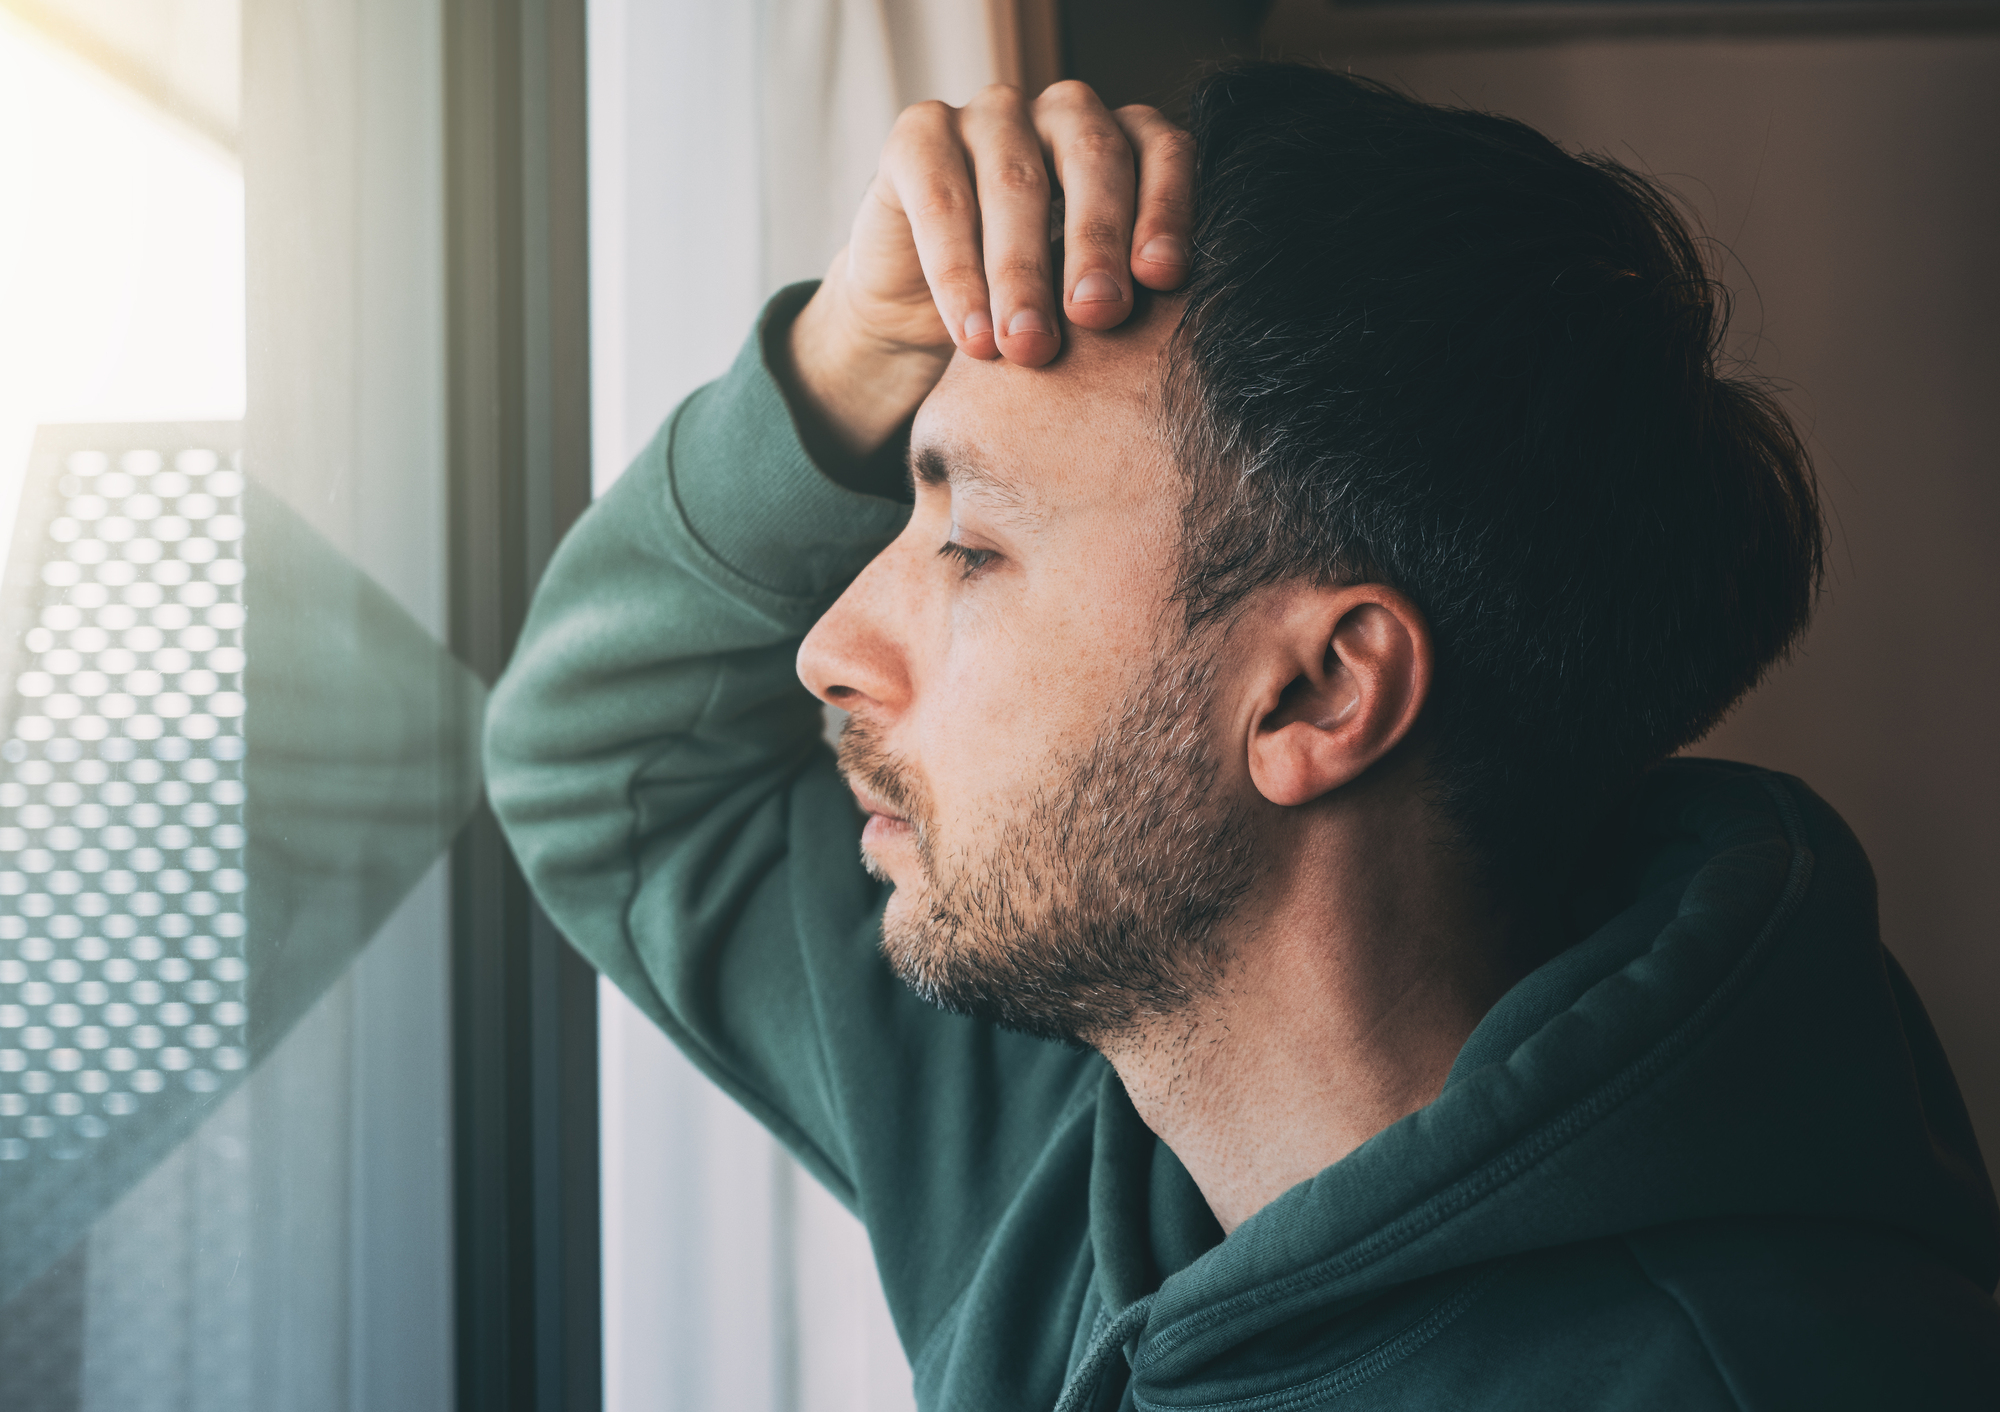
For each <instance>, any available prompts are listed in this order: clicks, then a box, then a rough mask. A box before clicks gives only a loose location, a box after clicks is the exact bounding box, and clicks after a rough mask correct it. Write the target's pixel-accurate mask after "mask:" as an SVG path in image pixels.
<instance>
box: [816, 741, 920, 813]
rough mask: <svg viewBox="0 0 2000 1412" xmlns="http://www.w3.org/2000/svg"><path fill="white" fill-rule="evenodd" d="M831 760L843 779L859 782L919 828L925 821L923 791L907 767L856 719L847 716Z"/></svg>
mask: <svg viewBox="0 0 2000 1412" xmlns="http://www.w3.org/2000/svg"><path fill="white" fill-rule="evenodd" d="M834 759H835V761H836V763H837V764H838V765H839V768H840V773H841V775H842V777H843V778H845V779H847V780H849V781H859V782H860V783H861V784H862V785H864V786H865V787H866V788H867V790H868V792H869V793H871V794H873V795H874V796H875V797H876V798H878V799H880V800H881V801H882V802H883V803H885V804H887V805H889V806H890V807H891V808H893V809H895V811H896V812H897V813H899V814H901V815H902V816H903V817H904V818H906V819H908V820H909V821H910V822H911V823H912V824H914V825H916V826H917V827H918V828H920V829H921V828H922V826H923V823H924V821H925V812H926V811H925V807H924V800H923V798H922V792H921V791H920V790H919V789H918V788H917V787H916V785H915V784H914V782H913V779H912V776H911V773H910V770H909V767H908V766H907V765H905V764H903V762H902V761H900V760H898V759H897V758H896V757H895V756H894V755H892V754H890V753H889V750H888V748H887V747H886V746H884V745H883V744H882V741H881V738H880V737H879V736H878V735H876V733H875V732H874V731H873V730H872V729H870V727H869V725H868V723H867V722H866V721H864V720H862V718H861V717H859V716H849V717H848V718H847V721H846V724H844V725H843V726H842V727H841V729H840V744H839V746H838V747H837V749H836V751H835V754H834Z"/></svg>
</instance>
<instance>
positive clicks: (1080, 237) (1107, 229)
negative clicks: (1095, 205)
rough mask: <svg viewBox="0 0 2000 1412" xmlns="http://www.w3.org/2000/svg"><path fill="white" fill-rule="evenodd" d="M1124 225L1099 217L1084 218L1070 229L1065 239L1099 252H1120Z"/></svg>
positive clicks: (1123, 239)
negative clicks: (1092, 247) (1094, 248)
mask: <svg viewBox="0 0 2000 1412" xmlns="http://www.w3.org/2000/svg"><path fill="white" fill-rule="evenodd" d="M1125 231H1126V227H1125V225H1124V224H1123V223H1122V222H1120V221H1109V220H1105V219H1104V218H1103V217H1101V216H1085V217H1082V218H1081V219H1079V220H1078V221H1077V222H1076V224H1075V225H1074V226H1073V227H1072V228H1071V229H1070V231H1069V233H1068V236H1067V238H1068V239H1070V240H1074V241H1078V242H1081V243H1082V244H1085V245H1092V246H1096V247H1097V248H1098V249H1100V250H1122V249H1123V248H1124V246H1125Z"/></svg>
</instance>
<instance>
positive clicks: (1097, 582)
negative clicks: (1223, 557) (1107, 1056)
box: [799, 305, 1250, 1038]
mask: <svg viewBox="0 0 2000 1412" xmlns="http://www.w3.org/2000/svg"><path fill="white" fill-rule="evenodd" d="M1175 312H1176V310H1175V308H1174V306H1172V305H1156V306H1155V307H1154V308H1153V309H1152V310H1150V311H1149V312H1148V313H1147V314H1146V315H1144V316H1142V317H1140V318H1138V319H1135V320H1134V321H1133V323H1132V325H1131V326H1129V327H1127V328H1125V329H1121V330H1119V331H1117V332H1114V333H1110V334H1092V333H1087V332H1082V331H1079V330H1074V329H1072V330H1070V331H1069V337H1068V341H1067V345H1066V351H1065V353H1064V355H1063V356H1062V358H1061V359H1060V360H1059V361H1058V362H1056V363H1055V364H1053V365H1051V366H1050V367H1048V368H1046V369H1024V368H1020V367H1016V366H1013V365H1011V364H1008V363H1006V362H1004V361H995V362H981V361H977V360H974V359H969V358H965V357H960V358H958V359H957V360H955V361H954V362H953V364H952V365H951V368H950V370H949V371H948V372H947V373H946V375H945V377H944V379H943V381H942V382H940V383H939V385H938V387H937V389H936V391H934V392H933V393H932V394H931V396H930V398H929V400H928V401H926V402H925V403H924V405H923V408H922V410H921V411H920V412H919V413H918V416H917V420H916V423H915V427H914V430H913V436H912V457H913V462H914V465H915V470H916V475H915V480H916V504H915V508H914V511H913V513H912V515H911V518H910V522H909V524H908V526H907V527H906V528H905V530H904V532H903V533H902V535H901V536H900V537H899V538H898V539H897V540H896V541H895V542H894V543H893V544H892V545H890V546H889V548H888V549H886V550H884V551H883V553H882V554H881V555H880V556H879V557H878V558H877V559H876V560H875V561H874V563H872V564H871V565H870V566H869V567H868V569H867V570H866V571H865V572H864V573H863V574H862V575H861V577H860V578H859V579H857V580H856V581H855V583H854V584H853V585H852V586H851V587H850V588H849V589H848V591H847V593H846V594H845V595H843V597H842V598H841V599H840V601H839V602H838V603H837V604H835V606H834V607H833V608H832V610H830V611H829V612H828V613H827V615H826V617H825V618H823V619H822V620H821V622H820V623H819V624H818V626H817V627H815V628H814V630H813V632H812V634H811V635H810V636H809V637H808V638H807V640H806V643H805V645H804V647H803V648H802V650H801V652H800V658H799V665H800V672H801V675H802V676H804V677H805V679H806V680H807V681H808V682H809V683H811V684H812V685H813V686H814V687H815V688H817V689H820V690H822V691H824V690H826V689H827V688H829V687H831V686H844V687H846V688H848V689H849V693H850V694H849V695H847V696H846V697H843V698H841V699H842V701H843V704H845V705H849V706H851V708H852V715H851V718H850V720H849V723H848V727H847V731H846V734H845V736H844V738H843V741H842V746H841V765H842V768H843V770H844V771H845V773H846V775H847V777H848V780H849V783H850V784H851V785H852V786H853V787H854V789H855V791H856V794H857V796H858V797H859V798H860V799H861V800H862V804H863V807H864V808H865V809H866V810H867V811H868V812H869V814H870V818H869V820H868V823H867V826H866V828H865V830H864V832H863V835H862V849H863V854H864V857H865V859H866V861H867V863H868V866H869V868H870V869H871V871H873V872H875V873H876V875H877V876H878V877H881V878H883V879H885V880H887V881H890V882H892V883H894V884H895V887H896V891H895V894H894V895H893V897H892V898H891V899H890V901H889V904H888V911H887V914H886V916H885V918H884V922H883V933H884V945H885V948H886V950H887V952H888V955H889V957H890V959H891V961H892V962H893V963H894V964H895V966H896V968H897V970H898V971H899V972H900V973H901V974H902V975H903V976H904V978H905V979H906V980H908V981H910V982H911V983H912V984H913V985H914V986H916V987H917V989H918V990H919V991H920V992H922V993H924V994H926V995H927V996H929V997H930V998H932V999H934V1000H937V1001H938V1002H940V1003H942V1004H945V1005H947V1006H948V1007H949V1008H953V1009H958V1010H963V1011H968V1012H970V1013H974V1014H978V1015H981V1016H984V1017H986V1018H990V1019H995V1020H999V1021H1000V1022H1002V1023H1006V1024H1011V1025H1014V1026H1016V1027H1018V1028H1023V1029H1027V1030H1030V1031H1032V1032H1037V1033H1043V1034H1054V1035H1062V1036H1071V1037H1086V1038H1088V1037H1097V1036H1101V1035H1103V1034H1105V1033H1107V1032H1111V1031H1115V1030H1117V1029H1119V1028H1121V1027H1122V1026H1124V1025H1127V1024H1129V1023H1131V1022H1132V1021H1133V1020H1135V1019H1137V1018H1141V1017H1143V1016H1145V1015H1147V1014H1151V1013H1158V1012H1161V1011H1164V1010H1169V1009H1173V1008H1178V1007H1179V1006H1180V1005H1182V1004H1184V1003H1185V1001H1186V1000H1187V999H1188V998H1189V996H1190V995H1191V994H1193V993H1195V992H1197V991H1198V990H1199V989H1200V988H1201V986H1202V985H1203V983H1204V980H1205V978H1206V977H1207V976H1208V975H1209V973H1210V972H1211V971H1212V968H1213V964H1214V958H1213V957H1212V956H1211V955H1209V954H1208V948H1207V946H1206V942H1207V940H1208V935H1209V932H1210V929H1211V927H1212V925H1213V923H1214V922H1215V920H1216V919H1217V918H1218V917H1219V916H1221V915H1222V914H1223V913H1224V912H1226V911H1227V910H1228V908H1229V906H1230V905H1231V904H1232V903H1233V902H1234V901H1235V900H1236V898H1237V897H1239V896H1240V895H1241V893H1242V892H1243V890H1244V889H1245V887H1246V886H1247V882H1248V879H1249V874H1250V839H1249V834H1250V830H1249V828H1248V827H1247V825H1241V824H1240V825H1239V826H1237V827H1231V826H1230V819H1229V816H1230V814H1231V813H1232V812H1233V806H1232V803H1231V801H1234V800H1237V799H1240V798H1241V797H1242V795H1243V792H1244V791H1245V790H1247V788H1248V784H1247V775H1246V772H1245V771H1244V770H1243V768H1242V767H1241V765H1240V762H1239V763H1238V765H1237V767H1236V768H1235V769H1233V770H1232V769H1231V768H1229V762H1228V760H1227V758H1226V756H1225V755H1224V753H1223V752H1222V751H1221V749H1220V748H1219V740H1220V738H1221V736H1222V734H1224V733H1223V732H1221V731H1219V730H1218V723H1217V722H1215V721H1214V720H1213V719H1212V715H1213V712H1212V709H1211V707H1212V696H1213V693H1212V684H1213V681H1214V679H1215V675H1216V672H1217V660H1216V652H1217V648H1216V645H1215V644H1213V643H1210V642H1208V641H1206V640H1195V641H1190V640H1188V639H1187V637H1186V634H1185V633H1184V631H1183V628H1182V617H1181V613H1180V609H1179V605H1178V604H1177V603H1176V602H1174V601H1173V600H1172V598H1171V591H1172V588H1173V583H1174V570H1175V564H1176V550H1177V545H1178V541H1179V535H1180V517H1179V511H1180V505H1181V499H1182V491H1181V478H1180V475H1179V472H1178V471H1177V470H1176V468H1175V467H1174V465H1173V464H1172V462H1171V460H1170V458H1169V455H1168V452H1167V449H1166V447H1165V446H1164V445H1163V443H1162V441H1161V438H1160V435H1159V430H1158V425H1157V415H1156V412H1155V407H1154V399H1155V396H1156V389H1157V385H1158V358H1159V354H1160V350H1161V347H1162V345H1163V344H1164V342H1165V340H1166V337H1167V335H1168V333H1169V332H1171V328H1172V323H1173V317H1174V314H1175ZM836 694H837V693H836ZM1218 838H1225V839H1229V840H1231V842H1230V843H1229V844H1226V845H1218V844H1217V843H1216V840H1217V839H1218Z"/></svg>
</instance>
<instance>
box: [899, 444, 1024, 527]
mask: <svg viewBox="0 0 2000 1412" xmlns="http://www.w3.org/2000/svg"><path fill="white" fill-rule="evenodd" d="M910 475H911V478H912V480H913V481H914V482H915V483H916V484H918V485H928V486H933V487H935V486H943V487H945V488H947V489H958V490H968V491H973V492H975V493H977V494H979V495H982V496H985V497H986V498H988V499H990V500H992V501H993V502H994V504H995V506H996V508H999V509H1003V510H1012V511H1019V512H1023V513H1027V512H1030V511H1032V509H1033V497H1032V496H1031V495H1029V494H1028V493H1027V492H1026V491H1024V490H1022V489H1021V487H1020V486H1018V485H1016V484H1015V483H1014V482H1013V481H1010V480H1008V479H1007V478H1006V477H1004V476H999V475H995V474H994V473H993V472H992V471H989V470H987V469H986V468H985V467H984V466H982V465H980V464H979V463H978V462H977V461H975V460H973V459H972V458H971V457H969V456H967V455H965V454H964V453H963V452H961V451H955V450H952V449H950V448H948V447H944V446H940V445H937V444H936V443H929V444H926V445H923V446H912V447H911V448H910Z"/></svg>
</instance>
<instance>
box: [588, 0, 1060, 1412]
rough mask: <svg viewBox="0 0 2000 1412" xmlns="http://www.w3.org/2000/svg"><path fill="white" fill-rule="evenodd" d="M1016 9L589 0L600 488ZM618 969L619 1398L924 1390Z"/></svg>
mask: <svg viewBox="0 0 2000 1412" xmlns="http://www.w3.org/2000/svg"><path fill="white" fill-rule="evenodd" d="M1014 12H1015V6H1014V5H1012V4H1010V3H1006V2H1005V0H759V3H754V4H748V3H746V4H741V5H717V4H714V3H712V0H593V3H592V4H591V7H590V91H591V111H590V132H591V139H590V140H591V158H590V161H591V167H590V186H591V318H592V344H591V357H592V384H593V396H594V408H593V430H594V436H595V448H596V449H595V456H596V476H595V479H596V485H597V488H598V490H599V491H600V492H601V491H602V490H603V489H604V488H605V487H606V486H607V485H609V483H610V482H611V481H612V480H613V479H614V478H616V476H617V475H618V474H619V473H620V472H621V471H622V470H623V469H624V467H625V465H626V464H627V462H628V461H629V460H630V459H631V458H632V456H633V455H634V454H636V453H637V452H638V450H639V449H640V448H641V447H643V446H644V445H645V443H646V441H647V440H648V439H649V438H650V437H651V436H652V434H653V432H654V430H655V428H657V427H658V425H659V423H660V421H661V419H662V418H664V417H665V416H666V414H667V413H668V411H670V410H671V409H672V407H673V406H674V404H675V403H676V402H678V401H679V400H680V399H681V398H682V397H684V396H686V395H687V393H689V392H690V391H692V390H693V389H694V388H696V387H697V386H699V385H700V384H701V383H703V382H705V381H707V380H708V379H710V378H712V377H714V376H716V375H717V374H718V373H720V372H721V371H722V370H723V369H724V368H725V367H727V366H728V363H729V360H730V359H731V358H732V357H733V356H734V355H735V352H736V350H737V348H738V346H739V345H740V344H741V342H742V340H743V339H744V337H745V335H746V334H747V333H748V332H749V329H750V325H751V321H752V320H753V318H754V317H755V315H756V313H757V311H758V309H759V308H760V307H761V305H762V303H763V301H764V300H765V298H767V297H768V296H769V295H770V293H771V292H772V291H774V290H776V289H777V288H779V287H780V286H782V285H784V284H787V283H790V282H792V281H794V280H798V279H806V278H811V277H814V276H817V275H819V274H820V273H821V272H822V271H823V270H824V269H825V268H826V265H827V262H828V261H829V260H830V259H831V258H832V257H833V254H834V252H835V251H836V250H838V249H839V247H840V246H841V244H842V243H844V241H845V239H846V232H847V227H848V224H849V222H850V221H851V220H852V219H853V215H854V211H855V208H856V206H857V204H858V202H859V201H860V199H861V196H862V193H863V192H864V191H865V189H866V188H867V185H868V181H869V179H870V177H871V176H872V175H873V173H874V170H875V162H876V155H877V153H878V151H879V149H880V147H881V144H882V141H883V139H884V137H886V136H887V134H888V131H889V126H890V124H891V122H893V120H894V119H895V116H896V114H897V112H898V111H900V109H901V108H902V107H903V106H904V105H906V104H908V103H911V102H916V101H918V100H921V99H925V98H942V99H944V100H946V101H947V102H952V103H962V102H964V101H965V100H966V99H967V98H969V97H970V96H971V95H972V94H973V93H974V92H975V91H977V90H978V89H979V88H980V87H981V86H983V85H984V84H986V83H988V82H990V81H992V80H993V78H994V77H996V76H997V75H1002V74H1005V75H1007V76H1009V77H1018V76H1019V74H1020V70H1021V67H1022V60H1021V57H1020V56H1021V53H1022V46H1021V44H1020V42H1019V40H1018V38H1016V37H1015V36H1014V35H1013V33H1012V32H1011V31H1010V29H1009V26H1010V25H1012V24H1013V23H1014V19H1013V16H1014ZM1044 28H1046V26H1044ZM1031 39H1032V36H1031ZM1030 49H1031V50H1032V44H1031V45H1030ZM600 993H601V997H602V1002H603V1005H602V1011H601V1016H602V1018H601V1046H602V1048H601V1055H602V1083H603V1100H602V1103H603V1132H604V1139H603V1143H604V1147H603V1158H604V1239H605V1250H604V1293H605V1311H604V1312H605V1406H606V1408H607V1409H608V1412H683V1409H685V1412H696V1410H697V1409H699V1412H864V1409H865V1412H895V1409H898V1408H907V1407H910V1406H912V1402H911V1396H910V1378H909V1368H908V1366H907V1364H906V1363H905V1362H904V1359H903V1356H902V1352H901V1350H900V1348H899V1347H898V1346H897V1343H896V1339H895V1334H894V1331H893V1329H892V1328H891V1327H890V1323H889V1316H888V1311H887V1308H886V1306H885V1305H884V1304H883V1301H882V1295H881V1291H880V1286H879V1284H878V1282H877V1280H876V1277H875V1270H874V1264H873V1261H872V1259H871V1257H870V1254H869V1250H868V1242H867V1238H866V1236H865V1235H864V1234H863V1232H862V1230H861V1228H860V1225H859V1224H858V1223H857V1222H856V1221H855V1220H854V1219H853V1218H852V1217H850V1216H849V1215H848V1214H847V1213H846V1212H845V1211H844V1210H842V1209H841V1208H840V1207H839V1206H838V1205H837V1204H836V1203H835V1202H834V1201H833V1199H832V1198H831V1197H829V1196H828V1195H827V1194H826V1193H825V1192H824V1191H822V1190H821V1189H820V1188H819V1186H818V1184H817V1183H815V1182H814V1181H813V1180H812V1179H811V1178H810V1177H809V1176H807V1175H806V1174H805V1173H804V1172H803V1171H801V1170H800V1169H799V1168H798V1167H797V1166H796V1165H795V1164H794V1163H793V1162H792V1161H791V1159H790V1158H789V1157H788V1156H786V1155H785V1154H784V1153H783V1152H782V1151H781V1150H780V1149H779V1148H778V1147H777V1145H776V1144H775V1143H774V1142H772V1140H771V1139H770V1138H769V1137H768V1136H767V1135H766V1134H765V1133H764V1132H763V1130H762V1129H761V1128H759V1127H757V1126H756V1125H755V1124H754V1123H753V1122H752V1121H751V1120H750V1119H749V1118H747V1117H746V1116H744V1115H743V1114H742V1113H741V1112H740V1111H739V1110H738V1109H737V1108H736V1107H735V1106H734V1105H733V1104H732V1103H731V1102H730V1101H729V1100H728V1099H726V1098H724V1097H723V1096H722V1095H721V1094H720V1093H719V1092H717V1091H716V1090H715V1089H713V1088H712V1087H711V1086H710V1085H709V1084H708V1082H707V1081H706V1080H705V1079H703V1078H702V1077H701V1076H700V1075H699V1074H697V1073H696V1072H695V1070H694V1069H693V1068H692V1067H691V1066H690V1065H688V1063H687V1062H686V1061H685V1060H683V1059H682V1058H681V1057H680V1056H679V1055H678V1054H677V1053H676V1052H675V1051H674V1050H673V1049H672V1048H671V1047H670V1046H669V1045H668V1043H667V1041H666V1040H665V1039H664V1038H663V1037H662V1036H661V1035H660V1034H659V1032H658V1031H657V1030H655V1029H654V1028H653V1026H652V1025H651V1023H650V1022H649V1021H647V1020H646V1019H645V1018H644V1017H643V1016H642V1015H640V1014H639V1012H638V1011H636V1010H635V1009H634V1008H633V1007H632V1006H631V1005H630V1003H629V1002H627V1001H626V1000H625V999H624V998H623V997H622V996H621V995H619V994H618V993H617V992H616V991H615V990H614V989H612V988H611V987H610V986H608V985H606V986H604V987H603V988H602V990H601V992H600Z"/></svg>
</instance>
